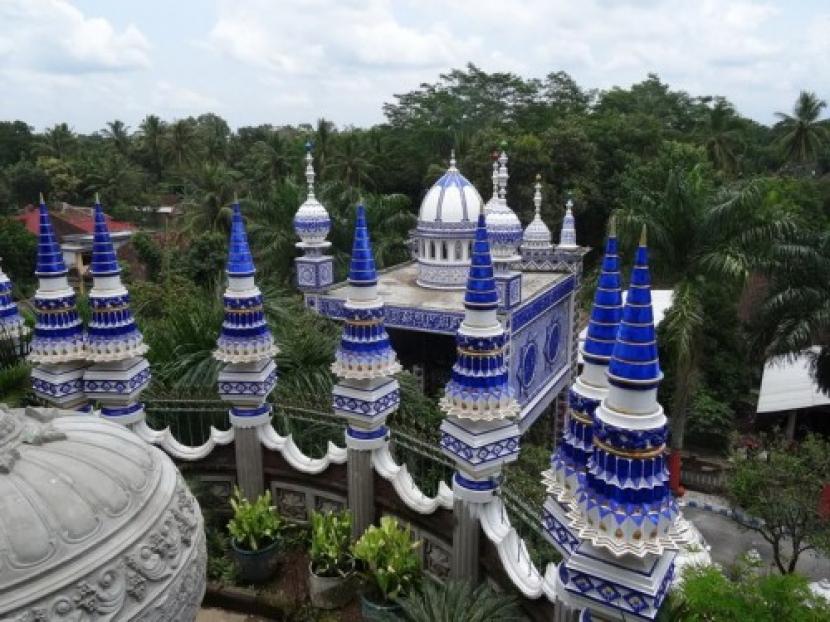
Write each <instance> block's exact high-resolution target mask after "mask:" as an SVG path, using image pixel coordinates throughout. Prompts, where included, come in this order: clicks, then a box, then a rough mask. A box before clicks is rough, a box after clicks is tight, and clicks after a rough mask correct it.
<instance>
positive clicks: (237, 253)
mask: <svg viewBox="0 0 830 622" xmlns="http://www.w3.org/2000/svg"><path fill="white" fill-rule="evenodd" d="M231 210H233V215H232V216H231V236H230V241H229V243H228V266H227V268H226V269H225V272H227V274H228V276H235V277H246V276H253V275H254V273H255V272H256V269H255V268H254V260H253V257H252V256H251V249H250V247H249V246H248V234H247V233H246V232H245V221H244V220H243V219H242V209H241V208H240V206H239V201H238V200H237V199H236V198H234V202H233V204H232V205H231Z"/></svg>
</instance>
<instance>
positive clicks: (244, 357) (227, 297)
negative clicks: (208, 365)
mask: <svg viewBox="0 0 830 622" xmlns="http://www.w3.org/2000/svg"><path fill="white" fill-rule="evenodd" d="M232 210H233V212H232V216H231V233H230V241H229V243H228V263H227V266H226V268H225V273H226V274H227V275H228V286H227V288H226V289H225V294H224V296H223V297H222V300H223V304H224V307H225V317H224V321H223V322H222V330H221V331H220V333H219V338H218V339H217V340H216V350H214V351H213V357H214V358H215V359H216V360H218V361H221V362H222V363H224V366H223V367H222V371H221V372H219V378H218V384H219V396H220V397H221V398H222V400H223V401H225V402H228V403H229V404H230V406H231V408H230V421H231V425H232V426H233V427H234V447H235V450H236V464H237V471H238V472H239V473H241V475H240V481H239V486H240V488H241V489H242V492H243V493H244V495H245V496H246V497H247V498H249V499H251V498H254V497H256V496H258V495H260V494H262V492H263V490H264V475H263V470H262V446H261V445H260V441H259V438H258V433H257V428H258V427H259V426H261V425H270V424H271V406H270V405H269V404H267V403H266V400H267V398H268V394H269V393H271V391H273V389H274V386H276V384H277V365H276V363H274V359H273V357H274V356H275V355H276V353H277V347H276V345H275V344H274V338H273V336H272V335H271V330H270V329H269V328H268V322H267V321H266V318H265V309H264V307H263V299H262V293H261V292H260V291H259V288H257V286H256V283H255V282H254V274H255V272H256V270H255V268H254V261H253V259H252V257H251V251H250V249H249V247H248V236H247V234H246V232H245V223H244V222H243V220H242V212H241V210H240V207H239V202H238V201H236V200H234V203H233V206H232Z"/></svg>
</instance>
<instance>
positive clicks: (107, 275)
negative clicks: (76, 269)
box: [86, 196, 148, 362]
mask: <svg viewBox="0 0 830 622" xmlns="http://www.w3.org/2000/svg"><path fill="white" fill-rule="evenodd" d="M89 271H90V273H91V274H92V279H93V286H92V290H91V291H90V292H89V304H90V306H91V307H92V319H91V320H90V322H89V331H88V335H87V352H86V358H87V360H89V361H93V362H103V361H117V360H125V359H129V358H132V357H135V356H141V355H142V354H145V353H146V352H147V349H148V348H147V344H145V343H144V338H143V337H142V335H141V332H140V331H139V330H138V327H137V326H136V323H135V318H134V317H133V314H132V311H131V310H130V295H129V294H128V293H127V290H126V289H125V287H124V285H123V284H122V283H121V278H120V277H119V273H120V272H121V268H120V267H119V265H118V259H117V257H116V254H115V247H114V246H113V244H112V239H111V238H110V232H109V229H108V228H107V221H106V218H105V217H104V210H103V208H102V207H101V203H100V202H99V201H98V197H97V196H96V198H95V232H94V234H93V239H92V263H91V265H90V270H89Z"/></svg>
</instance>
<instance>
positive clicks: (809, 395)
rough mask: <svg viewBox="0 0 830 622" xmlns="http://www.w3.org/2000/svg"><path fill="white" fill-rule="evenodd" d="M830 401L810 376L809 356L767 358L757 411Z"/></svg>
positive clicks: (829, 402)
mask: <svg viewBox="0 0 830 622" xmlns="http://www.w3.org/2000/svg"><path fill="white" fill-rule="evenodd" d="M827 404H830V397H828V396H827V395H824V394H823V393H821V392H820V391H819V390H818V387H816V385H815V383H814V382H813V379H812V377H811V376H810V359H809V357H808V356H807V355H801V356H799V357H797V358H796V359H794V360H792V361H788V360H786V359H784V358H781V359H777V360H772V359H771V360H768V361H767V363H766V365H764V376H763V377H762V378H761V391H760V393H759V395H758V406H757V408H756V409H755V410H756V412H758V413H771V412H782V411H787V410H796V409H799V408H812V407H814V406H826V405H827Z"/></svg>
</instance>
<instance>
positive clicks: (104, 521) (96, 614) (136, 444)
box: [0, 406, 206, 622]
mask: <svg viewBox="0 0 830 622" xmlns="http://www.w3.org/2000/svg"><path fill="white" fill-rule="evenodd" d="M61 414H66V415H67V416H60V415H61ZM0 499H2V502H0V506H2V511H0V593H2V594H3V598H2V600H0V619H2V620H41V619H42V620H53V619H58V618H60V619H67V620H69V619H72V620H75V619H83V620H87V619H89V620H91V619H95V620H139V619H142V620H150V619H152V620H160V621H161V620H164V621H170V622H172V621H174V620H175V621H192V620H194V619H195V617H196V614H197V612H198V609H199V604H200V602H201V600H202V596H203V595H204V590H205V566H206V553H205V540H204V530H203V521H202V515H201V512H200V510H199V505H198V504H197V503H196V500H195V499H194V498H193V496H192V495H191V494H190V492H189V490H188V489H187V486H186V485H185V483H184V480H183V479H182V477H181V475H179V473H178V471H177V470H176V467H175V466H174V465H173V462H172V461H171V460H170V458H168V457H167V456H166V455H165V454H164V453H162V452H161V451H160V450H159V449H156V448H155V447H151V446H149V445H147V444H146V443H144V442H143V441H142V440H141V439H140V438H139V437H138V436H136V435H135V434H134V433H133V432H131V431H130V430H129V429H127V428H125V427H123V426H120V425H117V424H114V423H110V422H108V421H104V420H102V419H100V418H98V417H92V416H86V415H78V414H77V413H75V412H72V413H71V414H68V413H67V411H57V410H54V409H36V408H27V409H25V411H24V410H23V409H15V410H9V409H7V408H5V407H4V406H0Z"/></svg>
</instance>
